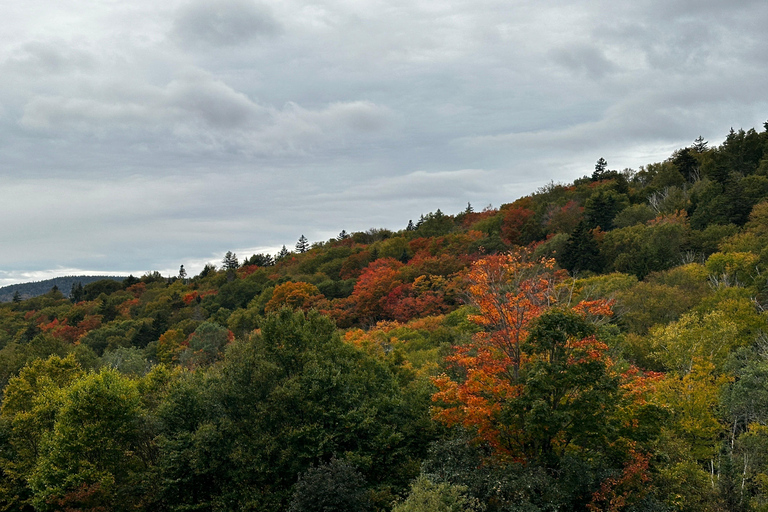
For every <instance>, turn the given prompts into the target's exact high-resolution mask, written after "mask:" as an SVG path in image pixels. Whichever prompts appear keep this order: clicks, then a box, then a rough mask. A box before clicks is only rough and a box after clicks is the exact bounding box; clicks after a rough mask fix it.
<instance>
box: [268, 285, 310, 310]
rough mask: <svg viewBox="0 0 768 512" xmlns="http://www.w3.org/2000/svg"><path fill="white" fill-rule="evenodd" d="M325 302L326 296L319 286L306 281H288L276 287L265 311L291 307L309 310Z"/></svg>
mask: <svg viewBox="0 0 768 512" xmlns="http://www.w3.org/2000/svg"><path fill="white" fill-rule="evenodd" d="M324 304H325V297H324V296H323V294H322V293H320V290H318V289H317V286H315V285H313V284H309V283H304V282H301V281H299V282H295V283H294V282H287V283H283V284H281V285H278V286H276V287H275V290H274V291H273V292H272V298H271V299H270V300H269V302H267V304H266V306H264V311H277V310H278V309H280V308H284V307H289V308H294V309H303V310H304V311H308V310H310V309H312V308H320V307H322V306H323V305H324Z"/></svg>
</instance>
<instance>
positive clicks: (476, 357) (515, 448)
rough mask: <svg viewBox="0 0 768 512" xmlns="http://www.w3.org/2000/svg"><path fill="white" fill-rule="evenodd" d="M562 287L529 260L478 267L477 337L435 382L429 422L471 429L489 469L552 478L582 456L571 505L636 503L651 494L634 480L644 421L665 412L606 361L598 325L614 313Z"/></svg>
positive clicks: (642, 381)
mask: <svg viewBox="0 0 768 512" xmlns="http://www.w3.org/2000/svg"><path fill="white" fill-rule="evenodd" d="M566 278H567V275H566V274H565V273H563V272H562V271H556V270H555V269H554V262H553V261H551V260H540V261H533V260H531V259H530V258H529V253H528V252H525V251H520V252H517V253H512V254H507V255H498V256H489V257H487V258H484V259H482V260H479V261H477V262H476V263H475V264H474V266H473V267H472V269H471V271H470V273H469V280H470V286H469V293H470V296H469V298H470V300H471V302H472V303H473V304H474V305H475V306H476V307H477V309H478V314H476V315H474V316H473V317H471V319H472V320H473V321H474V322H475V323H477V324H478V325H480V326H482V327H483V331H482V332H479V333H478V334H476V335H475V336H474V337H473V339H472V341H471V342H470V343H468V344H467V345H465V346H462V347H456V349H455V352H454V354H453V355H452V356H450V357H449V362H450V363H452V364H453V367H454V368H455V370H457V371H456V373H455V374H454V376H453V377H451V376H448V375H446V374H444V375H442V376H439V377H437V378H436V379H435V384H436V386H437V388H438V391H437V393H435V395H434V396H433V400H434V402H435V403H436V407H435V418H436V419H437V420H438V421H440V422H443V423H445V424H446V425H448V426H454V425H460V426H463V427H464V428H465V429H467V430H468V431H469V432H473V433H474V436H475V437H476V441H482V442H484V443H486V444H487V445H488V446H489V447H490V448H491V450H492V453H493V455H494V459H495V460H496V461H497V462H499V461H506V462H512V463H518V464H522V465H523V466H530V467H533V466H536V467H540V468H542V469H544V470H546V471H547V472H548V473H549V474H550V475H557V474H558V472H559V470H560V469H561V468H562V465H563V464H565V463H566V462H565V461H566V460H567V461H573V459H574V458H578V459H580V460H581V461H582V463H586V464H587V465H588V466H590V467H591V468H592V469H591V470H590V471H591V472H592V476H591V477H589V479H591V483H589V484H588V485H586V486H584V488H582V489H581V490H579V491H578V492H577V494H578V498H574V499H577V501H578V502H579V503H580V505H579V506H580V507H582V509H583V507H585V506H587V505H588V504H589V503H590V502H591V501H595V502H600V503H601V505H600V506H603V505H605V503H610V502H613V503H619V502H620V503H623V504H629V503H631V502H633V501H635V502H636V500H637V499H640V498H643V495H644V494H645V492H646V490H647V486H645V485H644V482H645V481H646V480H647V475H645V474H644V475H638V474H636V473H637V470H638V468H642V470H643V471H645V469H647V464H645V463H640V462H642V461H645V460H646V457H645V455H643V453H642V451H643V446H642V444H643V442H644V441H647V440H649V438H650V437H653V436H654V432H655V430H654V428H649V427H648V426H647V425H646V423H647V420H653V421H652V423H655V424H658V420H659V418H660V417H659V414H661V413H660V412H659V411H655V410H651V409H653V407H652V406H651V405H648V404H647V403H645V402H644V400H643V398H644V394H645V391H644V389H645V388H644V386H645V385H646V384H647V382H646V380H647V377H644V376H642V375H639V374H638V372H637V370H636V369H632V371H629V372H627V371H625V372H624V373H623V374H622V372H620V371H619V365H617V364H614V363H613V361H612V360H611V359H610V358H609V357H608V354H607V351H608V346H607V345H606V344H605V343H604V342H603V341H601V338H600V332H601V329H600V326H599V324H601V323H602V322H603V321H604V320H605V318H607V317H608V316H609V315H610V314H611V311H610V304H608V303H606V302H604V301H590V302H580V303H578V304H575V305H572V304H570V303H569V300H568V297H569V295H570V294H569V290H568V287H567V286H565V284H566ZM640 423H642V424H640ZM639 461H640V462H639ZM587 479H588V477H587V476H586V475H585V478H584V480H585V481H586V480H587ZM619 484H620V485H619ZM632 486H634V488H632ZM612 493H614V494H612ZM619 494H620V495H621V496H622V498H621V499H620V500H616V499H615V498H616V496H617V495H619ZM609 508H610V507H609ZM620 508H621V507H618V508H616V509H617V510H618V509H620Z"/></svg>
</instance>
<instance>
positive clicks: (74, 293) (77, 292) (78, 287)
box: [17, 281, 85, 303]
mask: <svg viewBox="0 0 768 512" xmlns="http://www.w3.org/2000/svg"><path fill="white" fill-rule="evenodd" d="M17 293H18V292H17ZM83 299H85V290H84V289H83V283H81V282H80V281H78V282H77V283H72V289H71V290H70V291H69V300H71V301H72V302H74V303H78V302H80V301H82V300H83Z"/></svg>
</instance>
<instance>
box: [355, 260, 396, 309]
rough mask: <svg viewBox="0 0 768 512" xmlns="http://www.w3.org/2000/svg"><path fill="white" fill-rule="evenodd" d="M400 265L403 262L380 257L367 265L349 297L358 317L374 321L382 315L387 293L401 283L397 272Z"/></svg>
mask: <svg viewBox="0 0 768 512" xmlns="http://www.w3.org/2000/svg"><path fill="white" fill-rule="evenodd" d="M402 267H403V264H402V263H400V262H399V261H397V260H395V259H393V258H380V259H378V260H376V261H374V262H373V263H371V264H370V265H368V267H367V268H366V269H365V271H364V272H363V273H362V274H361V275H360V278H359V279H358V280H357V283H356V284H355V289H354V290H353V292H352V296H351V297H350V298H351V299H352V300H353V301H354V303H355V305H356V307H357V314H358V317H359V318H361V319H364V320H366V321H367V322H374V321H376V320H378V319H380V318H381V317H382V315H383V313H384V306H385V302H386V297H387V295H389V293H390V292H391V291H392V290H393V289H394V288H395V287H396V286H398V285H400V284H402V282H401V280H400V277H399V274H398V271H399V270H400V269H401V268H402Z"/></svg>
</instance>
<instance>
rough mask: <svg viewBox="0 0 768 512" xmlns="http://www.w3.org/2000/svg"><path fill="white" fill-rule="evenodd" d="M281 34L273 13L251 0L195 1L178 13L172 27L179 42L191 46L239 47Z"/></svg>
mask: <svg viewBox="0 0 768 512" xmlns="http://www.w3.org/2000/svg"><path fill="white" fill-rule="evenodd" d="M280 30H281V27H280V24H279V23H278V22H277V20H276V19H275V18H274V16H273V15H272V13H271V12H270V10H269V9H268V8H267V7H265V6H263V5H259V4H256V3H254V2H253V1H250V0H220V1H216V2H209V1H206V0H193V1H191V2H189V3H187V4H186V5H184V6H182V7H181V8H180V9H179V10H178V12H177V14H176V19H175V20H174V24H173V34H174V36H176V37H177V38H178V39H179V42H180V43H182V44H185V45H192V46H199V45H212V46H225V47H228V46H237V45H241V44H244V43H248V42H251V41H253V40H254V39H257V38H259V37H261V36H273V35H276V34H278V33H279V32H280Z"/></svg>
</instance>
